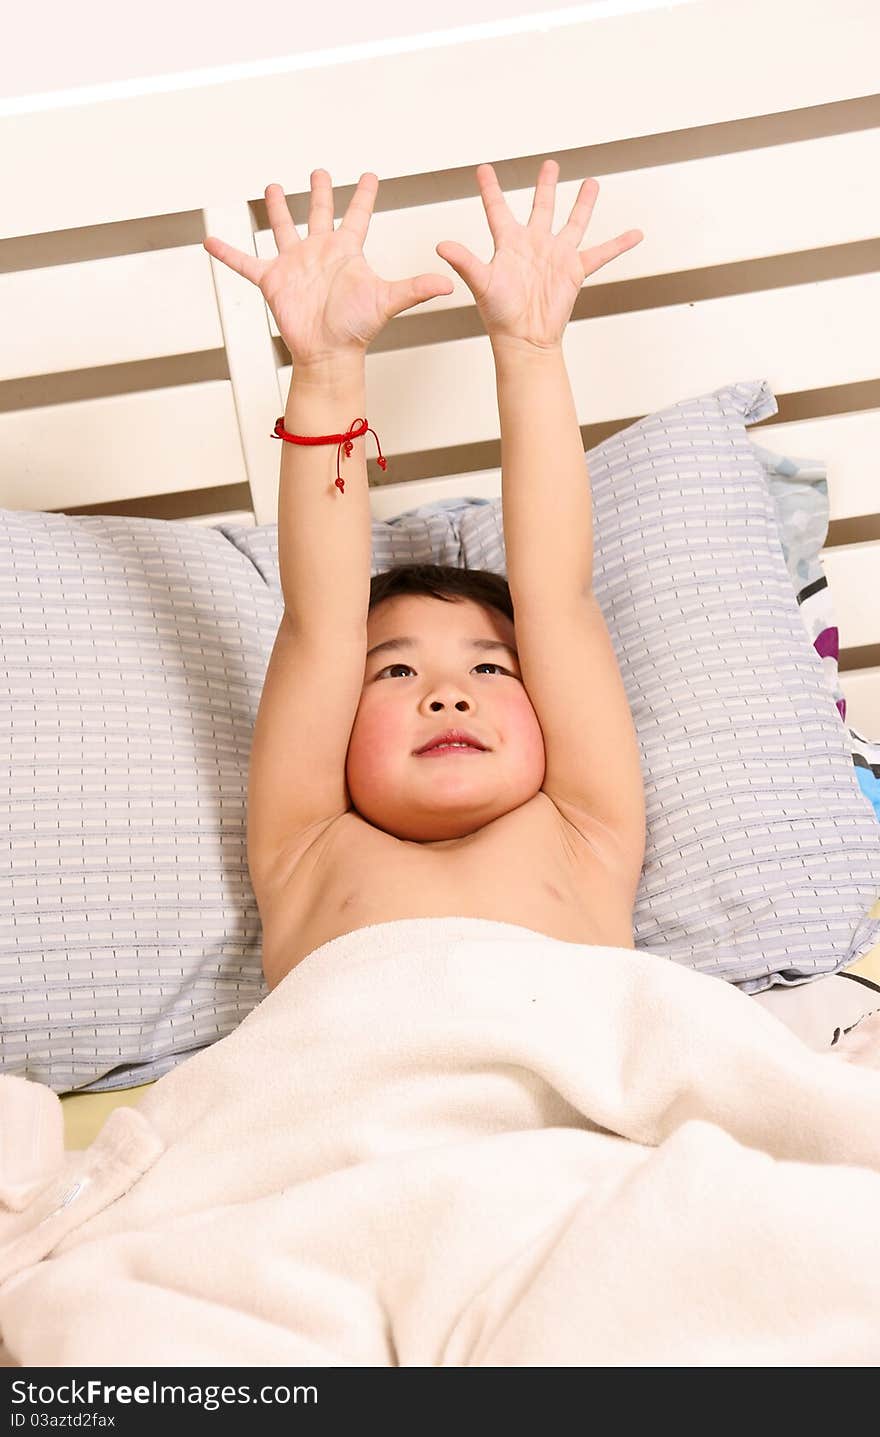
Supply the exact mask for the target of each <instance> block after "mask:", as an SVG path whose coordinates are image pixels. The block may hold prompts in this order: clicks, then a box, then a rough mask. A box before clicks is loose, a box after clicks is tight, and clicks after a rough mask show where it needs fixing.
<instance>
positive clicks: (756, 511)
mask: <svg viewBox="0 0 880 1437" xmlns="http://www.w3.org/2000/svg"><path fill="white" fill-rule="evenodd" d="M776 411H777V404H776V400H775V398H774V397H773V395H772V393H771V392H770V389H769V387H768V385H767V384H766V382H763V381H756V382H752V383H744V384H735V385H731V386H729V387H726V388H723V389H717V390H715V391H713V392H711V393H709V394H705V395H702V396H700V397H698V398H695V399H687V400H683V401H682V402H681V403H678V404H674V405H670V406H669V408H667V409H664V410H662V411H661V412H660V413H658V414H652V415H649V416H648V417H646V418H645V419H641V420H639V421H638V422H637V423H635V424H632V425H630V426H628V428H626V429H624V430H621V431H619V432H618V433H616V434H614V435H612V436H611V437H610V438H609V439H607V440H605V441H604V442H603V443H601V444H599V445H597V446H596V447H595V448H594V449H591V450H590V451H589V452H588V454H587V455H586V462H587V466H588V471H589V475H590V481H591V490H592V495H593V517H594V553H593V587H594V589H595V592H596V597H597V599H598V600H599V603H600V605H601V608H602V611H603V613H604V615H605V619H606V622H607V624H608V629H609V632H610V634H611V638H612V641H613V643H614V648H615V652H616V654H617V658H618V662H619V665H620V671H621V676H622V678H623V682H624V685H625V687H626V691H627V696H628V698H629V702H630V708H631V711H632V714H633V719H634V722H635V725H636V730H637V733H638V738H639V744H640V748H641V753H642V760H643V775H644V780H645V802H646V811H647V843H646V853H645V864H644V868H643V872H642V878H641V882H640V886H639V890H638V893H637V895H636V903H635V912H634V938H635V945H636V948H637V949H644V950H647V951H649V952H652V953H658V954H660V955H661V956H665V957H668V958H670V959H672V960H674V961H675V962H678V963H683V964H686V965H687V966H688V967H691V968H694V969H697V970H698V971H699V972H702V973H709V974H713V975H714V976H716V977H719V978H724V979H726V980H727V981H729V982H732V983H735V984H736V985H737V987H739V988H741V989H742V990H743V991H744V992H746V993H760V992H764V991H765V990H766V989H768V988H770V987H772V986H774V985H779V986H783V985H789V984H797V983H802V982H805V981H808V980H810V979H812V978H816V977H819V976H820V975H822V974H826V973H833V972H836V971H838V970H839V969H840V968H843V967H845V966H846V965H847V964H849V963H852V962H853V961H855V959H857V958H858V957H859V956H860V955H861V954H862V953H864V952H866V951H868V949H869V948H870V947H872V946H873V944H874V943H876V942H877V939H878V936H880V924H878V923H877V921H876V920H872V921H871V922H869V923H866V922H865V914H866V909H867V908H869V906H870V905H871V904H872V903H873V901H874V899H875V898H876V896H877V895H878V893H880V828H878V825H877V820H876V817H875V815H874V811H873V809H872V808H871V806H870V804H869V803H868V802H867V801H866V798H865V795H864V794H863V793H862V791H861V789H860V787H859V784H858V782H857V779H856V774H855V769H854V767H853V760H852V756H851V754H850V751H849V748H848V742H847V730H846V728H845V726H844V725H843V723H842V722H841V715H840V713H839V711H838V709H837V707H836V705H835V701H834V697H833V695H832V692H831V689H830V688H829V685H828V683H827V680H826V676H825V673H824V672H823V665H822V661H821V659H820V657H819V656H818V654H817V652H816V650H815V648H814V647H813V646H812V644H811V643H810V640H809V636H808V634H807V633H806V632H805V629H804V624H803V622H802V620H801V617H800V613H799V607H798V602H797V598H796V596H795V593H794V591H793V588H792V583H791V580H790V578H789V573H788V570H787V568H786V562H785V558H784V556H783V552H782V548H781V544H780V536H779V528H778V525H777V520H776V515H775V512H774V502H773V498H772V497H771V494H770V492H769V489H768V485H767V482H766V479H765V475H764V472H763V470H762V467H761V465H760V463H759V462H758V459H757V457H756V453H755V447H754V446H753V444H752V442H751V440H750V439H749V436H748V434H747V432H746V426H747V425H749V424H754V423H756V422H757V421H758V420H760V419H764V418H766V417H768V416H769V415H771V414H775V413H776ZM460 535H461V544H462V555H463V561H464V563H465V565H466V566H467V567H468V568H476V569H491V570H494V571H495V572H497V573H505V572H506V570H505V558H504V531H503V521H502V512H501V500H500V499H496V500H493V501H490V502H489V503H488V504H483V505H479V506H471V507H469V508H468V509H466V510H465V511H464V512H463V513H462V515H461V518H460ZM584 742H585V743H588V742H589V722H588V720H587V721H585V724H584Z"/></svg>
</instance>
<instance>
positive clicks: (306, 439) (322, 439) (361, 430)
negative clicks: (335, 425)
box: [272, 414, 388, 494]
mask: <svg viewBox="0 0 880 1437" xmlns="http://www.w3.org/2000/svg"><path fill="white" fill-rule="evenodd" d="M367 432H369V433H370V434H372V436H373V438H374V439H375V441H376V448H377V449H378V450H379V459H378V464H379V468H380V469H387V467H388V460H387V459H383V458H382V446H381V444H380V443H379V436H378V434H377V433H376V431H375V429H370V426H369V424H368V423H367V421H366V419H355V420H354V422H353V423H352V425H351V428H350V429H348V430H346V432H345V434H315V435H305V434H288V432H287V430H286V429H285V428H284V415H283V414H280V415H279V416H278V419H277V421H276V423H275V429H274V431H273V434H272V438H273V439H286V440H287V441H288V443H289V444H337V445H338V446H339V448H338V449H337V450H336V487H337V489H338V490H339V492H340V494H344V493H345V480H344V479H343V478H342V475H341V474H340V472H339V458H340V452H339V451H340V450H341V449H342V448H343V446H344V447H345V452H346V455H349V454H351V451H352V447H353V446H352V442H351V441H352V440H353V439H359V438H360V436H361V435H362V434H366V433H367Z"/></svg>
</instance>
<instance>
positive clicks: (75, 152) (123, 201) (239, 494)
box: [0, 0, 880, 738]
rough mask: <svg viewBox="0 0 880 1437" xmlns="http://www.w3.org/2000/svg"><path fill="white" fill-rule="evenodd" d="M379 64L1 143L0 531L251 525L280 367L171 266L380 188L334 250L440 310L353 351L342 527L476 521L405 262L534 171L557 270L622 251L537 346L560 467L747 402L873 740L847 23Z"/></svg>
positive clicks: (876, 108)
mask: <svg viewBox="0 0 880 1437" xmlns="http://www.w3.org/2000/svg"><path fill="white" fill-rule="evenodd" d="M621 10H623V11H624V12H625V13H609V12H612V11H614V12H620V11H621ZM390 49H391V53H384V54H379V55H375V56H373V57H371V58H367V59H364V58H357V59H351V60H345V59H340V58H339V57H338V56H336V57H333V58H332V59H331V60H327V61H326V62H325V63H323V64H309V65H307V66H305V67H300V68H291V69H289V70H287V71H285V72H282V73H274V74H269V75H266V74H263V75H260V76H257V77H254V78H250V79H236V80H229V79H227V80H221V81H215V80H211V79H207V78H206V80H205V82H204V83H201V84H196V83H194V81H193V78H192V77H190V79H189V80H188V81H187V85H188V88H177V89H173V88H172V89H167V88H165V89H161V90H158V91H156V92H154V93H147V94H142V95H140V96H138V97H136V98H128V99H118V98H117V99H105V100H92V101H91V102H87V103H86V102H84V103H82V104H79V105H68V106H67V107H66V108H63V109H49V108H47V109H40V110H37V111H36V112H32V113H22V114H7V115H5V117H4V118H2V119H0V196H2V199H0V219H2V227H0V505H2V506H3V507H6V508H13V509H16V508H21V509H43V510H58V511H64V512H66V513H113V512H115V513H128V514H140V515H146V516H150V517H159V518H167V519H185V520H188V521H190V522H197V523H217V522H219V521H220V520H232V521H237V522H242V523H258V524H262V523H269V522H272V521H274V519H275V517H276V513H277V485H278V476H279V464H280V461H279V453H278V450H279V445H278V443H277V440H275V439H274V438H273V437H272V430H273V426H274V423H275V420H276V418H277V417H278V415H279V414H281V413H282V412H283V409H284V399H285V396H286V394H287V389H288V386H289V382H290V377H291V368H290V357H289V355H288V353H287V351H286V349H285V347H284V345H283V343H282V341H281V340H280V337H279V335H278V331H277V328H276V326H275V323H274V320H273V319H272V317H271V315H270V313H269V310H268V308H267V307H266V305H265V303H264V301H263V298H262V296H261V294H260V292H259V290H258V289H257V288H256V287H255V286H253V285H251V284H249V282H248V281H247V280H245V279H243V278H241V277H240V276H238V275H236V274H234V273H232V272H231V271H230V270H229V269H227V268H226V267H225V266H223V265H221V264H219V263H217V262H215V261H213V260H211V259H210V257H209V256H208V254H207V252H206V251H205V250H204V248H203V247H202V243H201V242H202V239H203V237H204V236H205V235H206V234H209V233H210V234H214V235H218V236H220V237H221V238H222V239H225V240H227V241H229V242H230V243H231V244H233V245H235V246H236V247H237V248H239V249H246V248H249V247H253V248H254V249H255V250H256V252H257V253H258V254H260V255H262V256H269V255H272V254H274V252H275V249H274V240H273V238H272V234H271V230H270V229H269V228H268V221H267V217H266V212H265V204H264V200H263V192H264V190H265V188H266V185H267V184H269V183H271V182H275V181H277V182H279V183H281V184H282V185H283V186H284V189H285V191H286V192H287V196H288V201H289V204H290V207H291V213H292V215H293V218H294V220H295V222H297V223H298V224H299V225H300V226H303V227H304V225H305V222H306V217H307V212H308V201H309V175H310V172H311V170H312V169H314V168H316V167H319V166H320V167H323V168H326V169H328V170H329V171H330V175H331V178H332V181H333V185H334V192H335V197H336V215H337V222H338V220H339V219H340V218H341V216H342V214H343V213H344V210H345V207H346V205H347V204H348V201H349V199H350V197H351V194H352V192H353V190H354V188H355V186H356V184H357V181H358V178H359V176H360V175H361V174H362V173H363V172H364V171H365V170H372V171H374V172H375V173H376V174H377V175H378V176H379V180H380V185H379V193H378V195H377V198H376V204H375V209H374V216H373V220H372V222H371V225H370V230H369V234H368V236H367V241H366V245H365V253H366V256H367V258H368V260H369V261H370V263H371V264H372V265H373V267H374V268H375V269H376V270H377V271H378V272H379V273H380V274H382V275H384V276H385V277H387V278H397V277H400V276H403V275H408V274H417V273H420V272H422V271H425V270H430V271H434V272H439V273H448V274H449V277H450V278H451V279H452V280H453V283H454V285H455V289H454V292H453V293H452V294H451V295H449V296H444V297H442V298H440V299H436V300H432V301H430V302H428V303H427V304H424V305H422V306H421V307H420V308H419V309H418V310H417V311H414V312H411V313H410V314H408V315H405V316H402V317H401V318H399V319H398V320H396V321H393V322H392V323H391V324H390V325H389V326H388V327H387V328H386V330H385V331H384V332H383V333H382V334H381V335H380V336H379V339H378V340H377V341H376V343H375V344H374V345H373V346H372V347H371V349H370V351H369V353H368V357H367V413H368V418H369V422H370V424H371V426H372V427H373V428H374V429H375V430H376V431H377V433H378V434H379V435H380V437H381V444H382V451H383V453H384V454H385V456H386V457H387V459H388V461H389V462H388V470H387V473H385V474H383V472H382V470H381V469H379V468H378V466H377V465H376V463H375V459H370V458H369V457H368V474H369V478H370V483H371V486H372V505H373V513H374V515H375V516H376V517H378V518H388V517H391V516H392V515H393V514H396V513H399V512H401V511H403V510H405V509H410V508H413V507H415V506H416V505H417V504H422V503H427V502H430V501H432V500H435V499H440V498H446V497H451V496H455V495H459V494H470V495H475V496H484V497H489V496H497V495H499V494H500V492H501V474H500V468H499V464H500V442H499V425H498V412H497V404H496V395H495V382H494V367H493V364H492V357H491V350H490V347H489V341H488V339H487V337H486V335H485V333H484V331H483V329H482V325H481V323H480V321H479V317H478V315H477V313H476V310H475V308H474V306H473V302H472V296H471V294H470V292H469V290H467V288H466V287H465V286H464V285H463V284H462V283H461V281H460V280H459V279H458V276H457V275H455V274H454V272H453V271H452V270H451V269H449V268H448V266H445V265H444V263H443V261H442V260H440V258H439V256H437V255H436V254H435V252H434V246H435V245H436V244H437V243H438V242H439V241H440V240H442V239H457V240H460V241H461V242H462V243H464V244H465V245H467V246H468V248H470V249H472V250H473V251H474V252H475V253H476V254H478V255H480V256H481V257H482V258H484V259H486V260H488V259H489V258H490V257H491V254H492V242H491V236H490V234H489V229H488V225H487V224H486V221H485V216H484V212H483V207H482V202H481V200H480V197H479V191H478V187H477V183H476V179H475V175H474V171H475V168H476V166H477V165H478V164H479V163H481V162H482V161H484V160H488V161H490V162H491V163H492V164H493V165H494V167H495V170H496V173H497V176H498V179H499V182H500V184H501V186H502V188H503V189H504V191H505V194H506V196H507V199H508V203H509V204H510V206H511V209H512V210H513V211H514V213H515V214H516V215H517V217H518V218H520V219H521V220H522V221H525V220H526V219H527V218H528V214H529V210H530V208H531V199H532V191H533V187H534V183H535V179H536V176H537V170H538V167H539V164H540V161H541V160H542V159H543V158H545V157H548V156H552V157H553V158H554V159H556V160H558V162H559V165H560V177H559V185H558V205H557V225H559V224H561V223H563V221H564V218H565V217H566V216H567V214H568V212H569V210H570V209H571V206H572V204H573V202H574V198H575V195H576V193H577V190H578V187H579V185H580V182H581V180H583V179H584V178H586V177H588V176H595V177H596V178H597V179H598V181H599V183H600V187H601V188H600V194H599V199H598V202H597V206H596V210H595V212H594V216H593V220H592V222H591V225H590V228H589V230H588V235H587V241H586V242H588V243H590V244H595V243H598V242H600V241H601V240H602V239H605V238H608V237H610V236H612V235H614V234H617V233H620V232H622V231H624V230H626V229H630V228H639V229H642V230H643V231H644V234H645V240H644V242H643V243H642V244H640V245H638V246H636V248H635V249H634V250H632V251H630V252H629V253H627V254H625V255H622V256H621V257H619V258H618V259H616V260H615V261H614V262H613V264H611V265H608V266H607V267H606V268H605V269H603V270H602V271H600V273H599V274H598V275H597V276H596V277H595V278H594V279H592V280H589V281H587V282H586V283H585V285H584V288H583V291H582V293H581V295H580V298H579V300H578V303H577V305H576V308H575V311H574V314H573V316H572V320H571V322H570V324H569V326H568V329H567V330H566V336H565V341H564V344H565V353H566V359H567V362H568V368H569V372H570V374H571V377H572V386H573V390H574V394H575V397H576V400H577V402H578V406H579V418H580V421H581V425H582V433H583V439H584V447H585V449H589V448H590V447H592V446H593V445H594V444H596V443H598V442H599V441H600V440H601V439H603V438H605V437H607V435H609V434H611V433H613V432H615V431H616V430H618V429H621V428H624V427H625V426H626V425H628V424H630V423H632V422H633V421H634V420H636V419H638V418H640V417H641V416H642V415H644V414H647V413H650V412H651V411H653V410H656V409H659V408H662V407H663V406H664V405H667V404H670V403H673V402H675V401H676V400H679V399H682V398H685V397H687V396H689V395H695V394H700V393H703V392H705V391H706V390H708V389H711V388H715V387H717V386H720V385H724V384H728V383H732V382H735V381H737V380H748V379H766V380H767V381H768V383H769V384H770V386H771V388H772V389H773V391H774V393H775V394H776V396H777V400H778V403H779V414H778V416H776V417H775V418H774V419H773V420H771V421H769V422H765V423H764V424H763V425H761V426H758V427H757V428H755V429H753V430H752V433H753V434H754V435H755V437H756V438H757V439H758V442H760V443H763V444H766V445H767V447H769V448H772V449H776V450H784V451H786V452H788V453H791V454H795V455H798V456H801V457H807V456H809V457H814V458H819V459H823V460H825V461H826V462H827V464H828V470H829V490H830V498H831V526H830V530H829V535H828V542H827V545H826V548H825V550H824V554H823V558H824V562H825V566H826V572H827V574H828V580H829V583H830V585H831V588H832V594H833V601H834V607H835V612H836V614H837V616H838V620H839V624H840V642H841V663H840V669H841V684H842V687H843V689H844V692H845V694H846V697H847V704H848V713H847V722H848V723H850V724H852V725H853V726H854V727H855V728H856V729H858V730H859V731H861V732H863V733H865V734H867V735H868V736H870V737H872V738H874V737H876V736H877V735H878V734H880V602H878V597H877V596H878V594H880V513H878V510H880V497H878V487H880V486H878V481H877V472H878V460H877V455H878V453H880V373H878V353H880V350H878V339H877V336H878V334H880V274H878V268H880V240H878V234H880V187H878V185H877V180H876V176H877V173H878V170H880V96H878V95H877V94H874V93H872V91H873V89H874V88H875V86H876V83H877V76H878V68H877V55H878V52H880V8H878V6H877V5H876V0H836V3H835V4H834V6H833V7H829V5H828V3H827V0H771V3H768V0H738V3H736V4H733V3H729V0H679V3H677V4H671V5H663V6H658V5H657V4H655V3H652V0H632V3H629V0H614V3H610V0H609V3H608V4H596V5H594V6H593V7H591V8H586V7H580V9H578V10H577V11H575V10H570V11H567V12H566V11H559V12H555V17H554V16H544V17H538V18H534V17H532V18H526V19H521V20H520V21H518V22H516V23H515V24H514V23H513V22H512V33H507V34H497V33H495V34H490V35H482V36H480V35H477V36H473V35H471V36H468V35H467V34H465V35H464V37H462V35H461V34H460V33H459V35H458V37H457V38H452V37H449V36H443V35H442V33H438V34H437V35H436V36H435V37H434V40H433V41H432V42H431V43H430V44H429V45H428V46H427V48H415V47H414V45H413V43H412V42H408V41H400V42H397V43H396V44H395V45H393V46H391V47H390ZM303 232H304V229H303ZM762 436H763V437H762Z"/></svg>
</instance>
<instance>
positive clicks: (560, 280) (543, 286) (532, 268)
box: [477, 226, 584, 345]
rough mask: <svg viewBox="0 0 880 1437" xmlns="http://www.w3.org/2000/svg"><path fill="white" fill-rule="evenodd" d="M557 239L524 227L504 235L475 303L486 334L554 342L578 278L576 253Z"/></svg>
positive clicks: (571, 304) (567, 313) (574, 295)
mask: <svg viewBox="0 0 880 1437" xmlns="http://www.w3.org/2000/svg"><path fill="white" fill-rule="evenodd" d="M558 239H559V237H558V236H555V235H549V234H545V233H544V232H543V231H540V230H538V231H536V230H530V229H528V228H527V227H526V226H519V227H518V228H516V229H510V230H507V231H506V232H505V235H504V238H503V241H502V242H501V244H500V246H499V247H498V248H496V251H495V256H494V258H493V260H492V263H491V264H490V265H489V276H488V282H487V286H486V289H485V291H484V292H483V294H482V295H481V297H480V299H479V301H478V305H477V307H478V309H479V311H480V316H481V318H482V320H483V323H484V325H485V326H486V330H487V332H488V333H489V334H493V333H516V334H518V335H528V336H529V337H530V338H531V339H532V341H533V342H534V343H536V344H548V345H549V344H553V343H554V342H555V341H556V339H558V337H559V335H560V334H561V333H562V331H563V329H564V328H565V326H566V324H567V323H568V320H569V318H570V316H571V312H572V309H573V308H574V305H575V301H576V299H577V297H578V292H579V290H580V288H581V285H582V283H583V279H584V272H583V267H582V264H581V260H580V256H579V255H578V253H577V251H576V250H575V249H573V247H572V246H571V245H570V244H566V243H565V242H564V241H563V243H562V244H560V243H558Z"/></svg>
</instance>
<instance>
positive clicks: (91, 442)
mask: <svg viewBox="0 0 880 1437" xmlns="http://www.w3.org/2000/svg"><path fill="white" fill-rule="evenodd" d="M272 423H274V417H273V421H272ZM267 432H268V433H269V434H271V432H272V425H271V424H270V425H269V426H268V430H267ZM274 442H275V443H276V445H277V443H278V441H277V440H275V441H274ZM0 476H2V478H0V504H2V505H3V507H4V508H6V509H63V508H70V507H73V506H76V505H81V504H103V503H111V502H119V503H121V502H123V501H124V500H126V499H136V498H139V497H140V496H141V495H144V494H172V493H174V492H176V491H177V490H180V489H183V490H199V489H207V488H212V487H213V486H214V485H221V484H242V483H245V482H246V479H247V476H246V472H245V468H244V462H243V459H242V451H241V442H240V439H239V433H238V424H237V421H236V414H235V405H234V403H233V398H232V388H231V386H230V384H229V381H228V380H215V381H213V382H211V383H208V384H188V385H179V386H177V387H176V388H173V389H152V390H147V391H144V392H143V393H138V394H119V395H114V396H112V397H111V398H104V399H90V400H83V401H82V402H80V403H78V404H53V405H49V406H48V407H46V408H43V409H23V410H20V411H19V412H17V413H12V414H0Z"/></svg>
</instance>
